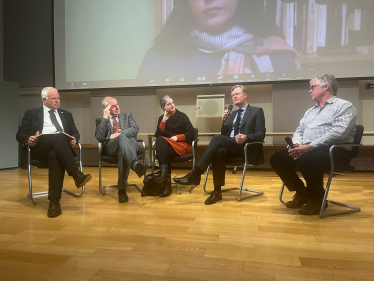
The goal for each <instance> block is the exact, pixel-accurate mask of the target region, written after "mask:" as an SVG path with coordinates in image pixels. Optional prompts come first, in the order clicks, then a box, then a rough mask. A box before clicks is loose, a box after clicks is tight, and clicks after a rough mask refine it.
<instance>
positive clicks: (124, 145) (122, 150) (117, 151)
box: [105, 134, 141, 189]
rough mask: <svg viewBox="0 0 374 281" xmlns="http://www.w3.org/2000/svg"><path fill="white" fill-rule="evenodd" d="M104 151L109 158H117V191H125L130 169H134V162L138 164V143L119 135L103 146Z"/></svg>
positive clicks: (139, 149) (133, 139)
mask: <svg viewBox="0 0 374 281" xmlns="http://www.w3.org/2000/svg"><path fill="white" fill-rule="evenodd" d="M105 150H106V152H107V154H108V155H109V156H117V157H118V189H126V188H127V178H128V176H129V172H130V168H133V169H134V161H136V162H138V154H139V153H140V151H141V148H140V146H139V144H138V142H137V141H136V139H135V138H128V137H127V136H125V135H124V134H120V135H119V136H118V137H116V138H113V139H111V140H110V141H108V142H107V143H106V144H105Z"/></svg>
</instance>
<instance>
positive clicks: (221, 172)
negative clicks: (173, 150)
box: [174, 85, 266, 205]
mask: <svg viewBox="0 0 374 281" xmlns="http://www.w3.org/2000/svg"><path fill="white" fill-rule="evenodd" d="M231 97H232V100H233V103H234V104H235V105H236V106H237V107H238V110H236V111H233V112H232V114H230V116H229V118H227V119H226V118H225V116H226V115H227V114H228V110H225V111H224V113H223V114H222V119H223V120H226V121H224V122H223V124H222V127H221V135H216V136H214V137H213V138H212V140H211V142H210V143H209V146H208V148H207V150H206V151H205V153H204V154H203V156H202V157H201V158H200V161H199V163H198V164H197V165H196V167H195V168H194V169H193V171H192V172H191V173H189V174H187V175H186V176H184V177H182V178H179V179H178V178H176V179H174V180H175V182H177V183H179V184H183V185H191V184H194V185H199V184H200V180H201V175H202V174H203V173H204V171H205V170H206V169H207V167H208V165H210V164H211V163H212V165H213V182H214V191H213V193H212V194H211V195H210V196H209V197H208V199H206V201H205V204H206V205H212V204H214V203H216V202H217V201H220V200H222V193H221V187H222V186H224V185H225V168H226V166H225V161H226V158H231V157H240V156H243V151H244V145H245V144H246V143H247V142H257V141H263V140H264V138H265V132H266V129H265V116H264V111H263V110H262V108H259V107H253V106H250V105H249V104H248V101H247V97H248V96H247V90H246V88H244V87H243V86H241V85H236V86H234V87H232V89H231ZM248 159H249V162H250V163H252V164H261V163H264V155H263V151H262V146H261V145H257V144H254V145H252V146H250V147H249V150H248Z"/></svg>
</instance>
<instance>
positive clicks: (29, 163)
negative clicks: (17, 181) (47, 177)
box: [22, 143, 85, 205]
mask: <svg viewBox="0 0 374 281" xmlns="http://www.w3.org/2000/svg"><path fill="white" fill-rule="evenodd" d="M77 145H78V147H79V155H78V156H75V157H74V159H75V162H76V163H77V165H79V168H80V171H81V172H82V173H83V166H82V146H81V144H80V143H77ZM25 148H26V149H27V170H28V178H29V194H27V197H29V198H30V199H31V201H32V203H33V204H34V205H36V201H35V199H34V196H38V195H45V194H48V191H41V192H32V178H31V167H32V166H34V167H37V168H48V161H43V160H36V159H32V158H31V149H30V146H26V147H25ZM22 149H24V148H22ZM62 191H63V192H66V193H67V194H70V195H72V196H74V197H82V195H83V194H84V192H85V187H84V186H82V192H81V193H80V194H77V193H75V192H72V191H70V190H67V189H64V188H63V189H62Z"/></svg>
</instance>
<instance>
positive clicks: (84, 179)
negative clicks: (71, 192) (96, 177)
mask: <svg viewBox="0 0 374 281" xmlns="http://www.w3.org/2000/svg"><path fill="white" fill-rule="evenodd" d="M73 178H74V181H75V186H76V187H77V188H79V187H82V186H84V185H85V184H86V183H88V182H89V181H90V180H91V179H92V176H91V175H90V174H87V175H85V174H83V173H82V172H80V171H79V172H78V173H76V174H75V175H74V176H73Z"/></svg>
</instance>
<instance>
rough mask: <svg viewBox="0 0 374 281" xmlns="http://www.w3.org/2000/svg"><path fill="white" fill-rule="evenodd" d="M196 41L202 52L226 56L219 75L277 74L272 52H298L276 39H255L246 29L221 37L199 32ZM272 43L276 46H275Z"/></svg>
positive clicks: (194, 38) (274, 37) (233, 29)
mask: <svg viewBox="0 0 374 281" xmlns="http://www.w3.org/2000/svg"><path fill="white" fill-rule="evenodd" d="M191 35H192V40H193V42H194V44H195V45H196V46H197V47H198V49H199V50H200V51H201V52H204V53H208V54H210V53H217V52H222V53H224V55H223V57H222V60H221V68H220V69H219V71H218V73H217V75H222V74H242V73H264V72H274V69H273V65H272V63H271V60H270V56H269V53H271V52H275V51H278V52H279V51H292V52H294V53H296V52H295V51H294V49H293V48H292V47H290V46H288V45H287V44H286V43H285V42H284V40H283V39H281V38H280V37H277V36H272V37H269V38H267V39H254V36H253V35H252V34H249V33H247V32H246V31H245V30H244V29H242V28H239V27H233V28H231V29H230V30H228V31H226V32H224V33H222V34H219V35H210V34H208V33H206V32H200V31H198V30H196V29H193V30H192V31H191ZM271 44H275V45H274V46H271Z"/></svg>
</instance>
